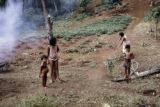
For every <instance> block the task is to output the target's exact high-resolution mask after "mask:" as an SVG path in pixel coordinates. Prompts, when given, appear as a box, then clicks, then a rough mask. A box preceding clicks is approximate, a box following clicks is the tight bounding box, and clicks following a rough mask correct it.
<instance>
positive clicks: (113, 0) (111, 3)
mask: <svg viewBox="0 0 160 107" xmlns="http://www.w3.org/2000/svg"><path fill="white" fill-rule="evenodd" d="M102 3H103V4H104V5H105V6H106V8H107V9H113V8H115V7H116V6H117V5H118V4H121V0H102Z"/></svg>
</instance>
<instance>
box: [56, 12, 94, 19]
mask: <svg viewBox="0 0 160 107" xmlns="http://www.w3.org/2000/svg"><path fill="white" fill-rule="evenodd" d="M89 16H92V14H91V13H89V12H83V13H80V14H79V12H77V11H74V12H71V13H67V14H65V15H63V16H59V17H58V18H57V19H58V20H66V21H73V20H75V21H82V20H83V19H85V18H87V17H89Z"/></svg>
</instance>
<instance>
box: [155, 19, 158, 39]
mask: <svg viewBox="0 0 160 107" xmlns="http://www.w3.org/2000/svg"><path fill="white" fill-rule="evenodd" d="M155 24H156V32H155V38H156V40H157V39H158V37H157V36H158V35H157V30H158V21H156V23H155Z"/></svg>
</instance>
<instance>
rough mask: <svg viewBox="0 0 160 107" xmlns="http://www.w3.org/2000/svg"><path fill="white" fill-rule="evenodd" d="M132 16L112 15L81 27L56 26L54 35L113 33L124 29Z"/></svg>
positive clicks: (67, 36)
mask: <svg viewBox="0 0 160 107" xmlns="http://www.w3.org/2000/svg"><path fill="white" fill-rule="evenodd" d="M131 20H132V18H131V17H130V16H127V15H121V16H112V17H110V18H106V19H103V20H98V21H96V22H94V23H92V24H89V25H86V26H82V27H79V28H72V29H71V28H70V29H69V28H67V27H64V28H62V27H61V28H58V27H57V28H56V27H55V29H54V31H53V32H54V35H55V36H59V37H65V38H72V37H76V36H89V35H95V34H112V33H115V32H119V31H123V30H124V29H125V28H126V27H127V26H128V24H129V23H130V22H131Z"/></svg>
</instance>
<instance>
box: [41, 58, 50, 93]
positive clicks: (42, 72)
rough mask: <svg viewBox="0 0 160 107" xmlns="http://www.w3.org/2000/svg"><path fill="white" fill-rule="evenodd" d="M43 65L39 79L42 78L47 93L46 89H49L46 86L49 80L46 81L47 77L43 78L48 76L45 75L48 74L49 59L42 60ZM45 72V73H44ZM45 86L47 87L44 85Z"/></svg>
mask: <svg viewBox="0 0 160 107" xmlns="http://www.w3.org/2000/svg"><path fill="white" fill-rule="evenodd" d="M42 61H43V62H42V65H41V67H40V73H39V78H42V84H43V87H44V91H45V92H46V89H47V86H46V81H47V80H44V78H45V79H47V78H46V77H43V76H46V75H47V74H46V73H45V74H44V72H47V73H48V67H47V65H46V64H47V58H44V59H42ZM44 70H45V71H44ZM44 84H45V85H44Z"/></svg>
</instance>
